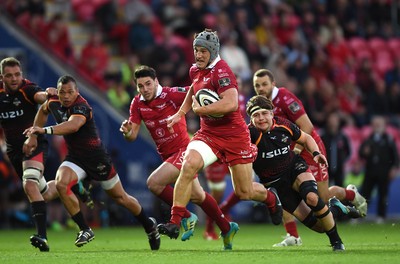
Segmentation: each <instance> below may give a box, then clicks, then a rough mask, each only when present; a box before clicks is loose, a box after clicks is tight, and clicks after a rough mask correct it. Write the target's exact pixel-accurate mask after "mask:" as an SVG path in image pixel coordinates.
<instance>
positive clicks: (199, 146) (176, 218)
mask: <svg viewBox="0 0 400 264" xmlns="http://www.w3.org/2000/svg"><path fill="white" fill-rule="evenodd" d="M216 160H217V157H216V156H215V154H214V152H213V151H212V149H211V148H210V147H209V146H208V145H207V144H206V143H204V142H203V141H199V140H194V141H191V142H190V143H189V145H188V147H187V149H186V153H185V156H184V160H183V163H182V168H181V171H180V173H179V177H178V180H177V181H176V183H175V188H174V201H173V206H172V209H171V219H170V221H169V223H166V224H159V225H158V231H159V232H160V234H163V235H167V236H169V237H170V238H174V239H176V238H177V237H178V236H179V229H180V225H181V221H182V219H183V218H185V212H186V211H187V210H186V205H187V204H188V202H189V201H190V197H191V195H192V182H193V180H194V179H195V178H196V175H197V172H198V171H199V170H200V169H201V168H203V167H206V166H208V165H210V164H211V163H213V162H215V161H216Z"/></svg>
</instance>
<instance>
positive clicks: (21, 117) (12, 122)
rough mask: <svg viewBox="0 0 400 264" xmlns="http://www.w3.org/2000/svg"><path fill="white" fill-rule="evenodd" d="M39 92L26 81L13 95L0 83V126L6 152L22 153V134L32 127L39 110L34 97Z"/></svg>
mask: <svg viewBox="0 0 400 264" xmlns="http://www.w3.org/2000/svg"><path fill="white" fill-rule="evenodd" d="M41 91H44V90H43V89H42V88H41V87H39V86H38V85H36V84H35V83H32V82H30V81H29V80H27V79H24V80H23V81H22V85H21V88H20V89H18V90H17V91H16V92H14V93H8V92H7V91H6V89H5V88H4V87H3V83H0V124H1V127H2V128H3V130H4V133H5V138H6V142H7V152H12V151H22V146H23V144H24V142H25V140H26V138H25V135H23V134H22V133H23V132H24V130H25V129H27V128H29V127H31V126H32V125H33V121H34V119H35V115H36V112H37V110H38V109H39V104H37V103H36V102H35V100H34V96H35V94H36V93H37V92H41Z"/></svg>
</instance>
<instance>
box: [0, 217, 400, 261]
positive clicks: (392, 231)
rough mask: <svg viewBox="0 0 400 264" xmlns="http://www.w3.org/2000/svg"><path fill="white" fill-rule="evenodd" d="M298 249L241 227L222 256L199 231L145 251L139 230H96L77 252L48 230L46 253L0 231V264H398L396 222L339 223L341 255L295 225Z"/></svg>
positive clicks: (261, 229)
mask: <svg viewBox="0 0 400 264" xmlns="http://www.w3.org/2000/svg"><path fill="white" fill-rule="evenodd" d="M298 226H299V230H300V234H301V237H302V240H303V246H301V247H288V248H273V247H272V246H271V245H272V244H274V243H276V242H279V241H280V240H281V236H282V235H284V229H283V228H282V227H275V226H272V225H269V224H265V225H261V224H257V225H248V224H246V225H245V224H241V225H240V230H239V232H238V233H237V235H236V237H235V239H234V244H233V246H234V248H233V251H228V252H225V251H222V250H221V248H222V241H221V240H218V241H205V240H204V239H203V238H202V231H203V228H202V227H198V228H197V230H196V232H195V236H194V237H192V238H191V239H190V240H189V241H186V242H182V241H180V240H170V239H169V238H167V237H162V241H161V249H160V250H159V251H156V252H152V251H151V250H150V249H149V246H148V242H147V237H146V235H145V233H144V231H143V230H142V229H141V228H138V227H126V228H108V229H96V230H94V231H95V234H96V238H95V239H94V240H93V241H92V242H90V243H89V244H88V245H85V246H83V247H81V248H77V247H75V245H74V240H75V237H76V231H72V230H67V231H58V232H56V231H49V242H50V252H39V250H37V249H35V248H33V247H32V246H31V245H30V243H29V236H30V235H31V234H32V233H33V230H26V229H25V230H6V231H5V230H1V231H0V263H1V264H6V263H13V264H14V263H16V264H20V263H29V264H46V263H52V264H59V263H60V264H64V263H65V264H73V263H82V264H86V263H95V264H101V263H107V264H113V263H116V264H124V263H129V264H134V263H140V264H147V263H150V264H151V263H160V264H167V263H171V264H178V263H188V264H192V263H193V264H194V263H205V264H212V263H227V264H231V263H243V264H247V263H250V264H253V263H266V264H267V263H268V264H276V263H296V264H297V263H308V264H309V263H349V264H353V263H377V264H378V263H385V264H386V263H400V223H399V222H398V221H397V223H392V224H385V225H376V224H372V223H362V224H346V223H339V224H338V229H339V233H340V235H341V237H342V239H343V242H344V244H345V246H346V251H345V252H332V250H331V248H330V247H329V242H328V241H329V240H328V238H327V236H326V235H325V234H318V233H315V232H312V231H310V230H308V229H306V228H304V227H303V226H302V225H298Z"/></svg>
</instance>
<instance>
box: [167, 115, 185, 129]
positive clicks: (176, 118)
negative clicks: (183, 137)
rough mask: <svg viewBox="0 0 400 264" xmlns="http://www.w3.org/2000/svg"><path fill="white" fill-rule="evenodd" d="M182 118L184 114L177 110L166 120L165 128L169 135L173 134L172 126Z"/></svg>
mask: <svg viewBox="0 0 400 264" xmlns="http://www.w3.org/2000/svg"><path fill="white" fill-rule="evenodd" d="M184 116H185V115H184V113H183V112H182V111H181V110H179V111H178V112H176V113H175V114H173V115H172V116H170V117H168V118H167V128H168V131H169V133H171V134H172V133H174V125H175V124H176V123H179V121H180V120H181V118H182V117H184Z"/></svg>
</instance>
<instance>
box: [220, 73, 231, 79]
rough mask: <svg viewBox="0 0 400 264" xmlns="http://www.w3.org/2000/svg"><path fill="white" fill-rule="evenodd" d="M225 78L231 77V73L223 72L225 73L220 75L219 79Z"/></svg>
mask: <svg viewBox="0 0 400 264" xmlns="http://www.w3.org/2000/svg"><path fill="white" fill-rule="evenodd" d="M223 77H229V73H227V72H223V73H220V74H218V78H223Z"/></svg>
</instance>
